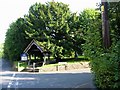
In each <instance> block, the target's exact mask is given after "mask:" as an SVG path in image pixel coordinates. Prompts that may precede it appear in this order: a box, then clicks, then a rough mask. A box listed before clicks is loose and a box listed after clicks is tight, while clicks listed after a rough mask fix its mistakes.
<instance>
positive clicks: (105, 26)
mask: <svg viewBox="0 0 120 90" xmlns="http://www.w3.org/2000/svg"><path fill="white" fill-rule="evenodd" d="M101 4H102V6H101V14H102V34H103V44H104V47H105V48H109V47H110V32H109V21H108V2H107V0H101Z"/></svg>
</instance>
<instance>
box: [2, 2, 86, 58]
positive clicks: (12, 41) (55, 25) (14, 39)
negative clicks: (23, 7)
mask: <svg viewBox="0 0 120 90" xmlns="http://www.w3.org/2000/svg"><path fill="white" fill-rule="evenodd" d="M79 22H80V21H79V16H78V15H77V14H76V13H72V12H71V11H70V9H69V8H68V5H66V4H64V3H62V2H48V3H46V4H41V3H36V4H34V5H32V6H31V7H30V9H29V13H28V14H27V15H25V16H24V18H19V19H17V21H16V22H13V23H12V24H11V25H10V27H9V29H8V31H7V33H6V39H5V44H4V46H5V47H4V53H5V57H7V58H9V59H10V60H14V59H18V60H19V58H18V57H20V54H21V53H22V51H23V50H24V48H25V47H26V45H27V44H28V42H30V40H32V39H35V40H37V41H38V42H39V44H40V45H42V46H43V47H44V48H46V49H47V50H48V51H50V52H52V56H53V57H54V58H62V57H66V56H67V57H74V56H76V55H77V54H79V55H81V54H82V49H81V44H82V43H83V41H84V40H83V39H82V37H81V36H82V34H80V33H82V32H81V31H82V29H81V28H80V25H79ZM13 47H14V48H13Z"/></svg>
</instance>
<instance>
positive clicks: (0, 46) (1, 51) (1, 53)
mask: <svg viewBox="0 0 120 90" xmlns="http://www.w3.org/2000/svg"><path fill="white" fill-rule="evenodd" d="M2 57H3V43H1V44H0V58H2Z"/></svg>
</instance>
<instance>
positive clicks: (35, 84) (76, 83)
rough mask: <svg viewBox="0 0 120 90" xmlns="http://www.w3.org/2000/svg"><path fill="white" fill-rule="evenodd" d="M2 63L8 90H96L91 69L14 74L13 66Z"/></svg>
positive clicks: (4, 81)
mask: <svg viewBox="0 0 120 90" xmlns="http://www.w3.org/2000/svg"><path fill="white" fill-rule="evenodd" d="M1 61H2V67H3V69H2V71H1V72H2V73H1V76H2V83H0V84H1V85H2V88H6V89H11V88H14V89H20V88H28V89H30V88H31V89H38V88H39V89H40V88H41V89H43V88H44V89H47V90H48V89H50V88H52V89H56V88H72V90H74V88H89V89H91V90H96V88H95V86H94V85H93V82H92V76H93V75H92V74H91V73H90V69H84V70H74V71H66V72H46V73H36V72H35V73H31V72H14V71H10V70H11V65H10V64H9V63H7V61H5V60H0V62H1Z"/></svg>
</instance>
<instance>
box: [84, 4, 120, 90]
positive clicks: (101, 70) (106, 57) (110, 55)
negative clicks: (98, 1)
mask: <svg viewBox="0 0 120 90" xmlns="http://www.w3.org/2000/svg"><path fill="white" fill-rule="evenodd" d="M119 15H120V2H119V3H109V23H110V38H111V46H110V47H109V48H108V49H106V48H104V46H103V39H102V29H101V19H100V15H97V16H96V18H95V19H92V20H91V17H89V18H88V21H87V22H86V23H88V24H89V26H87V27H88V28H87V29H86V31H85V33H84V34H85V37H84V38H85V44H84V46H83V47H84V53H85V55H86V56H87V57H89V59H91V68H92V71H93V73H94V75H95V78H94V80H95V83H96V85H97V87H98V88H102V89H112V90H113V89H118V88H120V16H119ZM86 16H88V15H86ZM96 21H97V22H96ZM90 23H92V24H90Z"/></svg>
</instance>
